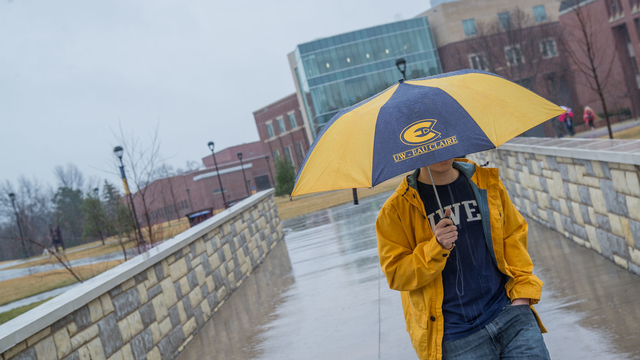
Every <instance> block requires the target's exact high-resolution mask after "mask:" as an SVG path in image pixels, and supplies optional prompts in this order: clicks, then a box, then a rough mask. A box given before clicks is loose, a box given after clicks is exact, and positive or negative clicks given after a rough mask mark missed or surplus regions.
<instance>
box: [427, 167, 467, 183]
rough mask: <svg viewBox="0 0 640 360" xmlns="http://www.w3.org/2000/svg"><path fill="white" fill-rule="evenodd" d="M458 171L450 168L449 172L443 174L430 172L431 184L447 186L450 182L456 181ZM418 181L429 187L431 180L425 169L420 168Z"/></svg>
mask: <svg viewBox="0 0 640 360" xmlns="http://www.w3.org/2000/svg"><path fill="white" fill-rule="evenodd" d="M459 174H460V171H458V170H457V169H454V168H453V167H451V168H450V169H449V170H447V171H445V172H437V171H433V170H432V171H431V176H432V177H433V183H434V184H436V185H448V184H451V183H452V182H454V181H456V179H457V178H458V175H459ZM418 181H420V182H421V183H423V184H428V185H431V178H430V177H429V172H428V170H427V167H423V168H420V175H418Z"/></svg>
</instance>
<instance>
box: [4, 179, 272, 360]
mask: <svg viewBox="0 0 640 360" xmlns="http://www.w3.org/2000/svg"><path fill="white" fill-rule="evenodd" d="M282 239H283V232H282V227H281V225H280V219H279V217H278V213H277V209H276V205H275V202H274V200H273V190H269V191H263V192H261V193H258V194H256V195H253V196H252V197H250V198H248V199H246V200H244V201H242V202H241V203H239V204H237V205H235V206H233V207H232V208H230V209H228V210H225V211H224V212H222V213H220V214H217V215H216V216H214V217H213V218H211V219H209V220H207V221H205V222H203V223H202V224H199V225H198V226H195V227H193V228H191V229H189V230H187V231H186V232H184V233H182V234H180V235H178V236H176V237H175V238H173V239H170V240H168V241H166V242H165V243H163V244H161V245H159V246H158V247H156V248H153V249H151V250H150V251H149V252H147V253H145V254H142V255H139V256H137V257H135V258H133V259H131V260H129V261H127V262H125V263H123V264H122V265H120V266H117V267H115V268H113V269H111V270H109V271H107V272H105V273H103V274H101V275H99V276H97V277H96V278H93V279H91V280H89V281H87V282H85V283H83V284H81V285H80V286H78V287H77V288H75V289H73V290H72V291H69V292H67V293H65V294H63V295H60V296H58V297H56V298H54V299H52V300H50V301H48V302H46V303H45V304H43V305H41V306H39V307H37V308H35V309H34V310H31V311H29V312H27V313H25V314H23V315H21V316H19V317H17V318H15V319H13V320H11V321H10V322H8V323H6V324H4V325H2V326H0V353H1V355H0V360H27V359H29V360H31V359H33V360H36V359H37V360H54V359H60V360H63V359H64V360H85V359H92V360H102V359H104V360H106V359H109V360H128V359H135V360H140V359H150V360H155V359H174V358H175V357H176V355H177V354H178V353H179V352H180V351H181V350H182V349H183V348H184V346H185V345H186V344H187V343H189V341H190V340H191V339H192V338H193V336H194V334H195V333H197V332H198V330H199V329H201V328H202V327H203V326H204V324H205V322H206V321H207V320H209V319H210V318H211V317H212V316H213V314H214V313H215V312H216V311H217V310H218V308H219V307H220V306H221V305H222V304H223V303H224V301H225V300H226V299H227V298H228V297H229V295H230V294H231V293H233V291H234V290H235V289H237V288H238V286H240V285H241V284H242V282H243V281H244V280H245V279H246V278H247V276H249V275H250V274H251V272H252V270H253V269H255V268H256V267H257V266H258V264H260V262H262V260H263V259H264V257H265V256H266V255H267V253H268V252H269V251H270V250H271V249H272V248H274V247H275V246H276V244H277V243H278V242H279V241H280V240H282Z"/></svg>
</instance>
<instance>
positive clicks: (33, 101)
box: [0, 0, 429, 185]
mask: <svg viewBox="0 0 640 360" xmlns="http://www.w3.org/2000/svg"><path fill="white" fill-rule="evenodd" d="M428 8H429V2H428V1H427V0H421V1H419V0H407V1H392V0H369V1H365V0H323V1H302V0H280V1H264V0H263V1H239V0H235V1H234V0H231V1H224V2H223V1H215V0H213V1H212V0H208V1H194V0H180V1H178V0H174V1H167V0H153V1H151V0H147V1H143V0H138V1H131V0H129V1H128V0H111V1H81V0H76V1H66V0H0V156H1V157H2V161H1V162H0V181H4V180H10V181H11V182H15V181H16V180H17V178H18V177H19V176H21V175H24V176H27V177H29V178H38V179H40V180H41V181H43V182H46V183H49V184H51V185H55V178H54V175H53V168H54V167H55V166H56V165H65V164H67V163H69V162H70V163H74V164H76V165H77V166H78V168H79V169H80V170H81V171H82V172H83V173H84V174H85V176H87V177H92V176H93V177H99V178H102V179H104V178H108V179H109V180H110V181H111V182H114V183H119V180H118V178H117V176H114V175H112V174H111V173H109V172H108V171H110V170H112V169H110V164H112V162H111V160H112V156H113V152H112V149H113V147H114V146H115V145H118V144H117V143H116V140H115V137H114V135H113V134H114V132H117V131H118V124H119V123H120V124H121V125H122V127H123V128H124V130H125V131H127V132H133V133H135V134H136V135H138V136H139V137H141V138H142V139H146V138H147V137H148V136H149V134H150V133H151V132H152V129H153V127H154V126H156V125H157V126H158V127H159V137H160V141H161V153H162V155H163V156H164V157H165V158H167V159H168V162H169V163H170V164H171V165H173V166H174V167H181V168H184V164H185V162H186V161H187V160H194V161H198V162H200V159H201V157H203V156H206V155H207V153H208V149H207V146H206V144H207V142H208V141H210V140H213V141H215V142H216V149H220V150H221V149H223V148H226V147H229V146H233V145H237V144H241V143H245V142H252V141H257V140H259V138H258V132H257V130H256V127H255V122H254V119H253V114H252V113H253V111H255V110H257V109H259V108H262V107H263V106H265V105H268V104H269V103H271V102H273V101H276V100H278V99H280V98H282V97H284V96H286V95H289V94H291V93H293V92H294V91H295V88H294V85H293V80H292V77H291V73H290V71H289V66H288V63H287V54H288V53H289V52H291V51H293V50H294V48H295V46H296V45H297V44H300V43H304V42H307V41H311V40H313V39H316V38H321V37H327V36H331V35H335V34H339V33H343V32H348V31H352V30H357V29H360V28H365V27H370V26H375V25H380V24H384V23H388V22H393V21H395V20H396V19H398V18H402V19H408V18H411V17H413V16H415V15H417V14H419V13H421V12H423V11H425V10H427V9H428Z"/></svg>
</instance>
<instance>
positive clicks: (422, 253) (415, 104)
mask: <svg viewBox="0 0 640 360" xmlns="http://www.w3.org/2000/svg"><path fill="white" fill-rule="evenodd" d="M563 113H565V110H563V109H562V108H560V107H559V106H557V105H554V104H552V103H550V102H549V101H547V100H545V99H543V98H542V97H540V96H538V95H536V94H534V93H532V92H531V91H529V90H527V89H525V88H523V87H522V86H519V85H517V84H515V83H513V82H510V81H508V80H506V79H504V78H501V77H499V76H497V75H495V74H491V73H487V72H483V71H477V70H462V71H456V72H452V73H447V74H441V75H436V76H432V77H427V78H424V79H415V80H410V81H403V80H401V81H400V83H399V84H396V85H394V86H391V87H390V88H388V89H386V90H385V91H383V92H381V93H379V94H377V95H375V96H373V97H372V98H369V99H367V100H365V101H362V102H360V103H358V104H356V105H353V106H351V107H349V108H346V109H343V110H342V111H340V112H339V113H338V114H336V115H335V116H334V117H333V118H332V119H331V120H330V121H329V122H328V123H327V124H326V125H325V126H324V127H323V129H322V130H321V132H320V133H319V134H318V137H317V138H316V139H315V141H314V143H313V145H312V146H311V148H310V149H309V151H308V153H307V155H306V157H305V160H304V162H303V164H302V166H301V168H300V170H299V172H298V175H297V177H296V184H295V187H294V189H293V192H292V196H297V195H302V194H306V193H312V192H318V191H330V190H338V189H351V188H358V187H362V188H365V187H367V188H370V187H373V186H375V185H377V184H380V183H382V182H384V181H386V180H389V179H391V178H394V177H396V176H398V175H400V174H405V173H407V172H410V171H412V174H411V175H407V176H405V177H404V178H403V180H402V182H401V184H400V185H399V186H398V188H397V189H396V191H395V192H394V193H393V194H392V195H391V196H390V198H389V199H388V200H387V201H386V203H385V204H384V206H383V207H382V209H381V210H380V214H379V216H378V219H377V222H376V231H377V238H378V256H379V260H380V266H381V269H382V272H383V273H384V275H385V277H386V279H387V283H388V284H389V287H390V288H391V289H394V290H397V291H399V292H400V297H401V299H402V306H403V311H404V318H405V321H406V323H407V331H408V333H409V337H410V338H411V342H412V344H413V347H414V350H415V351H416V354H417V355H418V357H419V358H420V359H429V360H440V359H459V358H460V359H461V358H465V359H501V358H512V359H548V358H549V354H548V352H547V349H546V347H545V345H544V341H543V339H542V335H541V333H542V332H545V331H546V330H545V328H544V326H543V325H542V322H541V321H540V318H539V317H538V315H537V313H536V312H535V309H534V308H533V306H532V305H534V304H536V303H537V302H538V301H539V300H540V297H541V291H542V281H540V279H538V278H537V277H536V276H534V275H533V274H532V269H533V265H532V262H531V259H530V257H529V254H528V253H527V223H526V222H525V220H524V218H523V217H522V216H521V215H520V214H519V213H518V211H517V210H516V208H515V207H514V205H513V204H512V202H511V200H510V198H509V196H508V194H507V191H506V190H505V187H504V185H503V184H502V182H501V181H500V178H499V175H498V169H492V168H484V167H479V166H478V165H476V164H474V163H472V162H470V161H468V160H465V159H458V158H459V157H461V156H463V155H466V154H471V153H475V152H479V151H484V150H489V149H494V148H496V147H498V146H500V145H501V144H503V143H505V142H506V141H509V140H510V139H512V138H514V137H515V136H517V135H519V134H521V133H523V132H525V131H526V130H528V129H530V128H532V127H534V126H536V125H539V124H541V123H543V122H545V121H547V120H549V119H551V118H554V117H557V116H559V115H561V114H563Z"/></svg>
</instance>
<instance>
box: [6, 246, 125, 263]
mask: <svg viewBox="0 0 640 360" xmlns="http://www.w3.org/2000/svg"><path fill="white" fill-rule="evenodd" d="M135 246H136V244H135V242H133V241H129V242H126V243H125V248H127V249H131V248H133V247H135ZM72 249H74V248H70V249H67V251H65V252H69V250H72ZM113 252H122V247H121V246H120V244H119V243H117V242H111V243H107V244H106V245H104V246H102V245H101V246H98V247H94V248H90V249H86V250H80V251H76V252H72V253H69V254H64V257H63V259H66V260H68V261H71V260H77V259H84V258H89V257H94V256H99V255H105V254H111V253H113ZM55 263H58V260H57V259H56V258H55V257H54V256H53V255H49V256H47V257H44V258H42V259H40V260H36V261H30V262H28V263H24V264H18V265H15V266H12V267H9V268H7V269H19V268H28V267H32V266H38V265H46V264H55ZM7 269H5V270H7Z"/></svg>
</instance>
